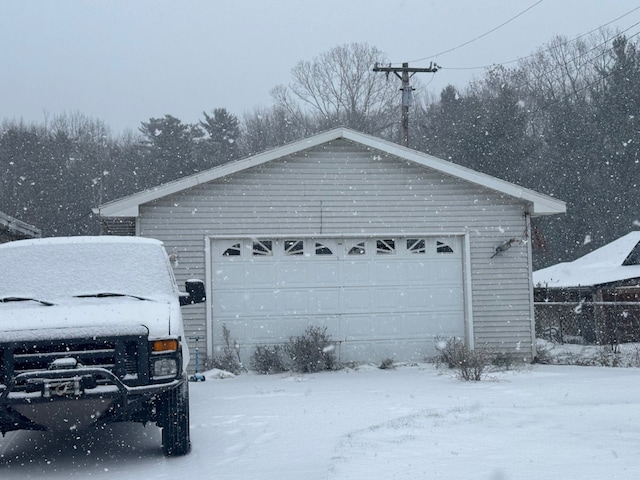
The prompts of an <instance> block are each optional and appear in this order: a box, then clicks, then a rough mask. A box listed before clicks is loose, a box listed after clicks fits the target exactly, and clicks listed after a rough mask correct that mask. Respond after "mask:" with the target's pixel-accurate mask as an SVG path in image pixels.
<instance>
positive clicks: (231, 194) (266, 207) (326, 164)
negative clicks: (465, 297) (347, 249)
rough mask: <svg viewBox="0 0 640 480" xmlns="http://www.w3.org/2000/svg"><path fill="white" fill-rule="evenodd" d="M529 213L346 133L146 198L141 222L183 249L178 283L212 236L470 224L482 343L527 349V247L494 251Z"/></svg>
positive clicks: (198, 317)
mask: <svg viewBox="0 0 640 480" xmlns="http://www.w3.org/2000/svg"><path fill="white" fill-rule="evenodd" d="M524 212H525V205H524V204H522V203H521V202H518V201H517V200H515V199H513V198H511V197H506V196H505V195H503V194H499V193H497V192H493V191H490V190H487V189H483V188H480V187H478V186H476V185H473V184H469V183H466V182H464V181H461V180H459V179H457V178H453V177H449V176H446V175H443V174H441V173H438V172H435V171H431V170H428V169H426V168H424V167H422V166H418V165H415V164H412V163H410V162H407V161H406V160H402V159H399V158H396V157H390V156H386V155H383V154H380V153H379V152H376V151H370V150H368V149H364V148H359V147H358V146H356V145H354V144H351V143H350V142H348V141H346V140H339V141H335V142H332V143H331V144H327V145H324V146H322V147H319V148H316V149H312V150H309V151H306V152H302V153H300V154H298V155H294V156H290V157H286V158H282V159H278V160H274V161H271V162H269V163H267V164H264V165H261V166H257V167H254V168H251V169H249V170H245V171H241V172H238V173H236V174H233V175H230V176H229V177H225V178H222V179H218V180H216V181H213V182H211V183H208V184H204V185H199V186H197V187H194V188H191V189H189V190H187V191H183V192H180V193H177V194H174V195H171V196H168V197H164V198H161V199H158V200H156V201H154V202H151V203H149V204H146V205H143V206H142V207H141V209H140V219H139V222H140V223H139V225H140V233H141V234H142V235H143V236H150V237H154V238H159V239H161V240H163V241H164V242H165V244H166V246H167V251H168V252H169V253H171V252H172V251H175V252H176V253H177V259H178V264H177V266H176V267H175V272H176V277H177V279H178V281H179V282H180V283H183V282H184V280H186V279H187V278H192V277H199V278H204V274H205V258H204V239H205V237H206V236H208V235H238V236H242V235H275V234H278V235H295V234H298V235H301V234H307V235H312V234H313V235H358V234H362V235H366V234H374V233H375V234H379V233H385V232H390V233H394V234H400V233H411V232H421V233H433V234H437V233H438V232H446V233H460V234H463V233H468V234H469V238H470V245H471V252H470V255H471V265H468V268H469V269H470V274H471V279H472V290H473V291H472V294H473V297H472V298H473V312H474V337H475V343H476V344H477V345H488V346H493V347H506V348H508V349H516V348H522V349H524V350H525V351H527V352H529V353H530V351H531V342H532V338H531V332H530V329H531V328H530V326H531V318H530V317H531V313H530V308H529V301H530V280H529V279H530V275H531V272H530V270H529V262H528V249H529V247H528V245H527V244H526V242H524V243H522V244H517V245H513V246H512V247H511V248H510V249H509V250H508V251H506V252H504V253H502V254H500V255H497V256H495V257H494V258H491V257H492V255H493V254H494V252H495V248H496V247H497V246H498V245H500V244H501V243H502V242H504V241H505V240H507V239H509V238H517V239H523V237H524V234H525V226H526V219H525V217H524ZM524 240H527V239H526V238H524ZM185 313H186V315H185V317H186V321H187V328H188V330H189V332H190V333H197V332H202V331H204V329H205V326H204V323H203V318H204V309H203V307H202V306H200V305H198V306H192V307H188V311H186V312H185ZM525 344H526V345H528V346H527V347H526V348H525V347H524V346H523V345H525ZM527 349H528V350H527Z"/></svg>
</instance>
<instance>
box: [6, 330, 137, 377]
mask: <svg viewBox="0 0 640 480" xmlns="http://www.w3.org/2000/svg"><path fill="white" fill-rule="evenodd" d="M62 358H74V359H76V361H77V362H78V364H80V365H82V366H84V367H98V368H104V369H107V370H109V371H111V372H113V373H114V374H115V375H116V376H117V377H118V378H120V379H121V380H122V381H123V382H124V383H125V384H126V385H129V386H135V385H139V384H143V383H146V382H148V378H149V343H148V331H147V329H146V328H145V327H142V326H134V327H127V328H122V327H118V328H117V329H116V330H114V329H113V328H107V327H93V328H82V329H77V328H75V329H67V328H62V329H48V330H47V329H45V330H38V331H32V330H28V331H27V330H23V331H19V332H6V333H0V383H1V384H4V385H6V384H7V382H8V381H9V380H10V379H11V378H12V377H13V376H15V375H19V374H21V373H25V372H33V371H39V370H47V369H49V367H50V365H51V364H52V363H53V362H54V361H55V360H59V359H62Z"/></svg>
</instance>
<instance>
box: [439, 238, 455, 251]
mask: <svg viewBox="0 0 640 480" xmlns="http://www.w3.org/2000/svg"><path fill="white" fill-rule="evenodd" d="M436 252H438V253H453V248H451V246H450V245H448V244H446V243H444V242H441V241H439V240H438V241H437V242H436Z"/></svg>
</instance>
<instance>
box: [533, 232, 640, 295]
mask: <svg viewBox="0 0 640 480" xmlns="http://www.w3.org/2000/svg"><path fill="white" fill-rule="evenodd" d="M632 278H640V231H635V232H631V233H628V234H626V235H625V236H623V237H620V238H619V239H617V240H615V241H613V242H611V243H609V244H607V245H605V246H604V247H601V248H598V249H597V250H594V251H593V252H591V253H588V254H586V255H584V256H582V257H580V258H578V259H577V260H574V261H573V262H563V263H558V264H557V265H552V266H551V267H547V268H543V269H542V270H538V271H536V272H533V284H534V285H535V286H536V287H546V288H570V287H591V286H595V285H604V284H607V283H612V282H619V281H623V280H629V279H632Z"/></svg>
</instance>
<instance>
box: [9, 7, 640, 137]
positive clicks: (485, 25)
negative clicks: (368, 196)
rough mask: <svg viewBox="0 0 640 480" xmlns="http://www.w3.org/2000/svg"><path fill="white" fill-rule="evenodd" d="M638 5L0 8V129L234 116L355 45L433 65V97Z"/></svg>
mask: <svg viewBox="0 0 640 480" xmlns="http://www.w3.org/2000/svg"><path fill="white" fill-rule="evenodd" d="M637 7H640V0H542V1H539V0H481V1H480V0H317V1H307V0H55V1H53V0H52V1H46V0H39V1H38V0H0V120H2V119H17V120H19V119H23V120H25V121H27V122H43V121H44V120H45V118H46V116H49V117H51V116H52V115H56V114H60V113H65V112H67V113H71V112H80V113H82V114H84V115H87V116H89V117H92V118H97V119H101V120H103V121H104V122H106V124H107V125H109V126H110V127H111V128H112V130H113V131H114V133H119V132H121V131H123V130H124V129H128V128H130V129H134V130H136V129H137V128H138V126H139V125H140V122H141V121H147V120H149V118H152V117H162V116H164V115H165V114H170V115H173V116H175V117H178V118H179V119H181V120H182V121H183V122H196V121H197V120H199V119H201V118H202V111H203V110H204V111H207V112H211V111H212V110H213V109H214V108H218V107H224V108H226V109H227V110H228V111H230V112H231V113H233V114H235V115H237V116H239V117H241V116H242V115H243V114H244V113H245V112H251V111H253V110H254V109H255V108H257V107H268V106H270V105H271V97H270V95H269V91H270V90H271V89H272V88H273V87H274V86H276V85H278V84H288V83H289V82H290V80H291V69H292V67H293V66H294V65H295V64H296V63H298V62H299V61H301V60H312V59H313V58H314V57H316V56H318V55H319V54H321V53H323V52H327V51H329V50H330V49H332V48H334V47H336V46H338V45H342V44H346V43H353V42H363V43H367V44H369V45H370V46H373V47H376V48H378V49H379V50H380V51H382V52H383V53H384V54H386V56H387V59H388V60H389V61H391V62H394V63H397V64H400V63H402V62H410V66H415V67H426V66H428V65H429V61H435V62H437V63H438V65H440V66H441V67H442V69H441V70H440V71H438V72H437V73H436V74H430V73H425V74H419V75H420V81H421V82H422V85H423V86H424V87H425V88H426V89H427V90H428V91H429V92H431V93H433V94H439V93H440V91H441V89H442V88H443V87H444V86H446V85H447V84H449V83H451V84H454V85H458V86H464V85H465V84H467V83H468V81H469V80H470V79H471V78H472V77H473V76H474V75H476V76H480V75H482V73H483V71H484V70H483V69H482V68H479V69H471V68H470V67H483V66H489V65H492V64H496V63H505V62H510V61H512V60H515V59H517V58H520V57H525V56H527V55H529V54H531V53H532V52H533V51H534V50H536V49H537V48H538V47H541V46H543V45H544V44H545V43H547V42H549V41H550V40H551V39H552V38H553V37H554V36H555V35H565V36H567V37H568V38H573V37H576V36H578V35H580V34H584V33H587V32H589V31H591V30H594V29H597V28H598V27H600V26H602V25H605V24H608V23H609V22H612V21H613V20H615V19H616V18H618V17H621V16H623V15H625V14H626V13H628V12H631V11H632V10H633V9H636V8H637ZM527 9H528V10H527ZM522 12H524V13H522ZM519 14H521V15H519ZM518 15H519V16H518ZM514 17H516V18H514ZM505 22H507V23H506V24H505ZM638 22H640V9H638V10H636V11H633V12H632V13H630V14H628V15H626V16H624V17H623V18H620V19H619V20H617V21H615V22H613V23H610V24H609V27H611V28H619V29H620V30H626V29H629V30H628V31H627V35H628V36H633V35H635V34H637V33H638V32H640V25H634V24H636V23H638ZM503 24H504V25H503ZM501 25H502V26H501ZM498 27H499V28H498ZM463 44H466V45H463ZM456 47H458V48H456ZM449 50H451V51H449ZM442 52H447V53H442ZM511 65H513V64H511Z"/></svg>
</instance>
